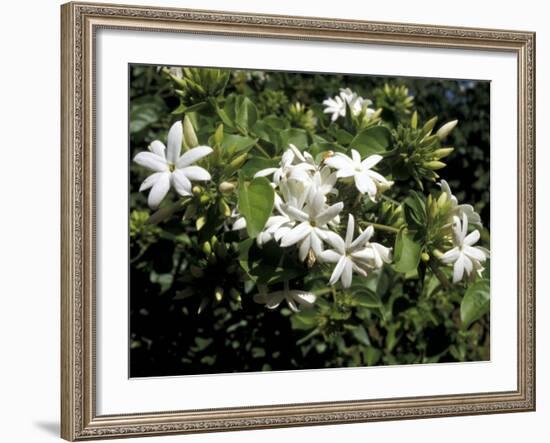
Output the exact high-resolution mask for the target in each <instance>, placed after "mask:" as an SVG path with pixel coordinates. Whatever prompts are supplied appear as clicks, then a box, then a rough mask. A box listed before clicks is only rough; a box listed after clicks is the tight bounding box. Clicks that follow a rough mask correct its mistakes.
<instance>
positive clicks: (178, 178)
mask: <svg viewBox="0 0 550 443" xmlns="http://www.w3.org/2000/svg"><path fill="white" fill-rule="evenodd" d="M172 185H173V186H174V189H175V190H176V192H177V193H178V194H179V195H181V196H186V195H191V194H192V191H191V189H192V186H191V182H190V181H189V179H188V178H187V176H186V175H185V173H184V172H183V171H182V170H181V169H176V170H175V171H174V172H172Z"/></svg>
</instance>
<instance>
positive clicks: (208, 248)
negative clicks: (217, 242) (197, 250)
mask: <svg viewBox="0 0 550 443" xmlns="http://www.w3.org/2000/svg"><path fill="white" fill-rule="evenodd" d="M202 252H203V253H204V254H205V255H210V254H211V253H212V246H211V245H210V243H209V242H207V241H205V242H204V243H203V244H202Z"/></svg>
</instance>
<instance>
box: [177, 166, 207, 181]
mask: <svg viewBox="0 0 550 443" xmlns="http://www.w3.org/2000/svg"><path fill="white" fill-rule="evenodd" d="M179 171H181V172H182V173H183V174H185V175H186V176H187V178H188V179H189V180H200V181H202V180H210V179H211V178H212V177H211V176H210V173H209V172H208V171H207V170H206V169H204V168H201V167H200V166H187V167H185V168H181V169H179Z"/></svg>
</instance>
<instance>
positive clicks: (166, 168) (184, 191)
mask: <svg viewBox="0 0 550 443" xmlns="http://www.w3.org/2000/svg"><path fill="white" fill-rule="evenodd" d="M182 140H183V126H182V124H181V122H180V121H178V122H176V123H174V124H173V125H172V127H171V128H170V130H169V131H168V148H166V146H164V143H162V142H161V141H159V140H155V141H154V142H152V143H151V144H150V145H149V151H143V152H140V153H139V154H137V155H136V156H135V157H134V161H135V162H136V163H137V164H138V165H141V166H143V167H145V168H148V169H151V170H152V171H155V172H154V173H153V174H151V175H150V176H149V177H147V178H146V179H145V180H144V181H143V183H142V184H141V187H140V188H139V190H140V191H145V190H146V189H149V188H151V191H149V198H148V204H149V207H150V208H151V209H156V208H158V206H159V205H160V202H161V201H162V199H163V198H164V197H165V196H166V194H168V191H169V190H170V186H172V187H173V188H174V189H175V190H176V192H177V193H178V194H179V195H181V196H187V195H191V189H192V185H191V180H210V174H209V173H208V171H207V170H206V169H204V168H201V167H200V166H192V164H193V163H195V162H196V161H198V160H200V159H201V158H203V157H205V156H207V155H208V154H210V153H211V152H212V148H210V147H209V146H197V147H196V148H193V149H190V150H189V151H186V152H184V153H183V154H182V155H180V154H181V144H182Z"/></svg>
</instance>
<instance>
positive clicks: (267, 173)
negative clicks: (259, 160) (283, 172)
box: [254, 168, 278, 177]
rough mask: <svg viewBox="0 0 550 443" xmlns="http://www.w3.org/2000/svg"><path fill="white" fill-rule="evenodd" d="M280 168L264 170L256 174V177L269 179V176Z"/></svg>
mask: <svg viewBox="0 0 550 443" xmlns="http://www.w3.org/2000/svg"><path fill="white" fill-rule="evenodd" d="M277 169H278V168H265V169H262V170H260V171H258V172H256V174H254V177H267V176H269V175H272V174H273V173H274V172H275V171H276V170H277Z"/></svg>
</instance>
